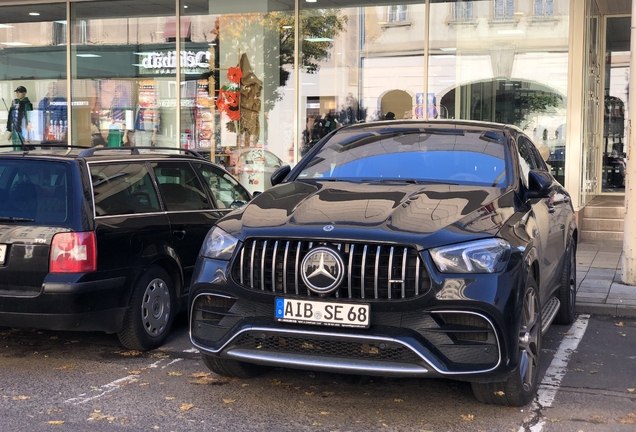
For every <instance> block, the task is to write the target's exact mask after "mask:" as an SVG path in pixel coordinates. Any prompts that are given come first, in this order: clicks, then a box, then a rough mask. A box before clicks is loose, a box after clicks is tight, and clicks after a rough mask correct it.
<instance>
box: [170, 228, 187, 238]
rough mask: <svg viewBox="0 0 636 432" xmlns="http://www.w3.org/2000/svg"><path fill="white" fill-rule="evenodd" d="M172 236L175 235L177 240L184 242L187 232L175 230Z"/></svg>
mask: <svg viewBox="0 0 636 432" xmlns="http://www.w3.org/2000/svg"><path fill="white" fill-rule="evenodd" d="M172 234H174V236H175V237H176V238H177V239H179V240H183V239H184V238H185V235H186V232H185V230H174V231H172Z"/></svg>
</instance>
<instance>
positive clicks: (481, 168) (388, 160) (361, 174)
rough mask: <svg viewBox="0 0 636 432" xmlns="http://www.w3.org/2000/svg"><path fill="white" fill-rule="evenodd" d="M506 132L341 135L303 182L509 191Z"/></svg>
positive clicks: (316, 160)
mask: <svg viewBox="0 0 636 432" xmlns="http://www.w3.org/2000/svg"><path fill="white" fill-rule="evenodd" d="M504 142H505V140H504V136H503V134H502V132H501V131H484V130H483V129H479V130H474V129H473V130H471V129H439V128H428V129H427V128H401V129H398V128H391V129H384V130H383V129H377V128H374V129H371V128H369V129H368V130H365V129H359V128H355V129H351V130H343V131H342V132H340V133H336V134H335V135H334V136H333V138H332V139H331V140H330V141H328V142H327V143H326V144H325V145H324V146H323V147H322V148H321V149H320V151H319V152H318V153H317V154H316V155H315V156H314V157H313V158H312V159H311V160H310V161H309V163H308V164H306V165H305V168H304V169H303V170H302V171H300V173H299V174H298V177H297V178H298V179H300V180H301V179H321V180H327V179H328V180H344V181H413V182H436V183H451V184H470V185H483V186H499V187H503V186H505V185H506V182H507V179H506V156H505V151H504Z"/></svg>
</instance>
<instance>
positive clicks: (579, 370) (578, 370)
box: [574, 368, 584, 372]
mask: <svg viewBox="0 0 636 432" xmlns="http://www.w3.org/2000/svg"><path fill="white" fill-rule="evenodd" d="M574 371H575V372H584V370H583V369H581V368H574Z"/></svg>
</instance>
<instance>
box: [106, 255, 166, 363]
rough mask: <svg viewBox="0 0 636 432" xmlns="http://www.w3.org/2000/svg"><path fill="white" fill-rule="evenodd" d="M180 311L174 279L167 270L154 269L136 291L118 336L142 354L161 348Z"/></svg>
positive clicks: (122, 341) (137, 284)
mask: <svg viewBox="0 0 636 432" xmlns="http://www.w3.org/2000/svg"><path fill="white" fill-rule="evenodd" d="M176 309H177V308H176V294H175V292H174V287H173V284H172V279H170V276H168V273H166V271H165V270H164V269H163V268H161V267H159V266H152V267H150V268H149V269H148V270H147V271H146V272H145V273H143V274H142V275H141V277H140V278H139V280H138V281H137V283H135V285H134V287H133V292H132V296H131V298H130V303H129V305H128V310H127V311H126V315H125V316H124V326H123V328H122V330H121V331H120V332H119V333H117V337H118V338H119V341H120V342H121V344H122V345H123V346H125V347H126V348H128V349H134V350H139V351H146V350H151V349H155V348H157V347H160V346H161V345H162V344H163V342H164V341H165V340H166V337H167V336H168V333H169V331H170V328H171V327H172V322H173V321H174V315H175V314H176V312H177V310H176Z"/></svg>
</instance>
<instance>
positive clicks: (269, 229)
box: [189, 121, 577, 406]
mask: <svg viewBox="0 0 636 432" xmlns="http://www.w3.org/2000/svg"><path fill="white" fill-rule="evenodd" d="M272 184H274V185H275V186H274V187H273V188H271V189H269V190H266V191H265V192H264V193H262V194H260V195H259V196H257V197H256V198H254V199H253V200H252V201H251V202H250V203H248V204H247V205H246V206H244V207H241V208H240V209H237V210H235V211H233V212H232V213H230V214H228V215H227V216H225V217H224V218H223V219H221V220H219V221H218V222H217V224H216V226H215V227H214V228H213V229H211V230H210V232H209V233H208V235H207V237H206V239H205V241H204V243H203V246H202V248H201V252H200V256H199V258H198V260H197V264H196V267H195V271H194V275H193V283H192V286H191V289H190V318H189V319H190V338H191V340H192V343H193V344H194V345H195V346H196V347H197V348H199V349H200V351H201V353H202V356H203V360H204V362H205V364H206V365H207V366H208V367H209V368H210V369H211V370H212V371H214V372H216V373H217V374H221V375H228V376H239V377H246V376H250V375H253V374H255V373H258V372H260V371H261V370H263V367H265V366H284V367H291V368H303V369H314V370H321V371H333V372H339V373H357V374H370V375H374V374H375V375H383V376H407V377H445V378H454V379H458V380H465V381H470V382H471V383H472V388H473V392H474V394H475V396H476V397H477V399H478V400H480V401H482V402H486V403H493V404H502V405H513V406H519V405H525V404H527V403H528V402H530V401H531V400H532V398H533V397H534V395H535V393H536V389H537V382H538V379H539V375H538V365H539V359H540V356H541V338H542V334H543V333H544V332H545V330H546V329H547V328H548V326H549V325H550V323H551V322H552V321H553V320H554V319H556V321H557V322H558V323H562V324H567V323H571V322H572V321H573V320H574V317H575V314H574V307H575V298H576V280H575V278H576V268H575V266H576V259H575V254H576V244H577V226H576V223H575V215H574V211H573V208H572V204H571V202H570V197H569V195H568V193H567V192H566V190H565V189H564V188H563V187H562V186H561V185H560V184H559V183H558V182H557V181H556V180H555V179H554V178H553V177H552V176H551V175H550V172H549V170H548V168H547V166H546V164H545V162H544V160H543V159H542V158H541V156H540V154H539V152H538V151H537V149H536V148H535V146H534V144H533V143H532V141H531V140H530V139H529V138H528V137H527V136H526V135H525V134H524V133H523V132H522V131H521V130H519V129H517V128H516V127H513V126H506V125H500V124H494V123H481V122H469V121H391V122H387V121H384V122H377V123H366V124H359V125H353V126H347V127H343V128H341V129H338V130H336V131H334V132H333V133H331V134H330V135H328V136H327V137H325V138H324V139H323V140H322V141H321V142H320V143H318V144H317V145H316V146H315V147H314V148H313V149H312V150H311V151H310V152H309V153H308V154H307V155H306V156H305V157H304V158H303V159H302V160H301V161H300V163H299V164H298V165H297V166H296V167H295V168H294V169H293V170H292V169H290V168H289V167H284V168H281V169H280V170H279V171H277V172H276V173H274V174H273V175H272Z"/></svg>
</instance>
